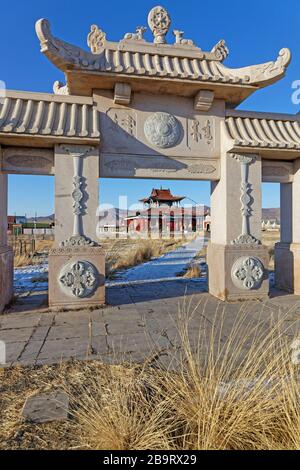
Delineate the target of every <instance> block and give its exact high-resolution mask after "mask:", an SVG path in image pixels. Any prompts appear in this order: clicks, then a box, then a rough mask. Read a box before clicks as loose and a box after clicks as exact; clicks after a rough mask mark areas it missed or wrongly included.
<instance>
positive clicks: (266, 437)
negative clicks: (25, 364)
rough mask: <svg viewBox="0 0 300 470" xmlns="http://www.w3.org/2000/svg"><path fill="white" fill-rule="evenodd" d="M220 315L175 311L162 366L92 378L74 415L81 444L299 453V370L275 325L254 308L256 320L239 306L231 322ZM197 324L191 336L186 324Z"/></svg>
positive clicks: (278, 323) (285, 338)
mask: <svg viewBox="0 0 300 470" xmlns="http://www.w3.org/2000/svg"><path fill="white" fill-rule="evenodd" d="M250 313H251V312H250ZM227 315H229V313H228V312H227V311H226V308H225V309H224V310H223V312H217V314H216V316H215V318H214V320H213V321H211V320H209V321H208V320H207V318H208V317H207V316H206V315H205V311H203V312H202V313H201V315H199V313H198V310H197V308H194V310H193V312H192V315H191V312H190V307H187V306H186V305H183V306H182V307H181V311H180V314H179V316H178V321H177V328H178V334H179V337H180V342H179V345H180V348H179V350H178V349H177V351H174V358H173V359H174V360H173V361H171V363H172V367H166V368H164V369H163V368H161V367H153V365H152V366H151V367H150V366H149V365H147V366H146V365H145V366H140V367H134V368H133V369H130V370H131V373H130V374H122V373H121V374H120V373H119V374H118V375H117V376H116V375H114V373H112V375H111V377H110V379H109V380H108V381H107V382H106V385H105V387H103V386H101V385H100V380H99V378H97V377H95V380H94V386H93V387H92V388H91V387H89V388H88V389H86V390H85V393H80V396H81V401H80V403H79V404H77V405H78V408H77V409H76V411H75V417H76V419H77V420H78V423H79V427H80V429H81V433H82V444H83V445H84V446H85V447H89V448H92V449H118V450H121V449H125V450H128V449H135V450H137V449H173V450H174V449H175V450H176V449H177V450H188V449H189V450H211V449H219V450H220V449H226V450H255V449H267V450H270V449H300V394H299V390H300V389H299V380H298V379H299V377H298V372H299V371H298V369H297V365H295V364H293V363H292V361H291V357H290V344H291V337H290V335H289V334H288V331H286V330H285V327H284V322H283V319H281V320H275V319H273V321H272V322H271V323H270V324H269V323H268V322H267V321H266V320H265V318H264V312H263V311H262V313H261V315H260V317H259V318H258V317H257V315H256V316H254V317H251V315H250V314H249V312H248V313H247V315H246V314H245V312H243V310H242V309H241V312H240V314H239V316H238V317H237V318H236V319H235V320H234V321H233V322H232V321H228V318H226V317H227ZM201 318H202V319H203V320H201ZM197 319H199V331H198V329H197V335H196V334H195V327H193V328H191V327H190V322H193V323H192V324H193V325H195V322H196V323H197V321H196V320H197ZM201 322H203V324H201ZM175 356H176V357H175ZM132 371H133V372H132ZM82 397H83V398H82Z"/></svg>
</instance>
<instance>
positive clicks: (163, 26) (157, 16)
mask: <svg viewBox="0 0 300 470" xmlns="http://www.w3.org/2000/svg"><path fill="white" fill-rule="evenodd" d="M148 24H149V28H150V29H151V31H152V33H153V36H154V42H155V43H157V44H165V43H166V34H167V33H168V31H169V28H170V26H171V18H170V15H169V13H168V12H167V10H166V9H165V8H163V7H161V6H157V7H154V8H152V10H151V11H150V13H149V15H148Z"/></svg>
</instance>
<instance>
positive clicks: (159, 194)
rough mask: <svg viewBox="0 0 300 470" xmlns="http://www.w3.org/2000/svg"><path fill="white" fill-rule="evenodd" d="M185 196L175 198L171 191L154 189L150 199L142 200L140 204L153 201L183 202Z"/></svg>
mask: <svg viewBox="0 0 300 470" xmlns="http://www.w3.org/2000/svg"><path fill="white" fill-rule="evenodd" d="M184 198H185V196H173V194H172V193H171V190H170V189H162V188H161V189H156V188H153V189H152V192H151V194H150V196H149V197H147V198H145V199H140V202H144V203H149V202H150V200H152V201H170V202H173V201H174V202H175V201H182V200H183V199H184Z"/></svg>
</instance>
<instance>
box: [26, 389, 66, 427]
mask: <svg viewBox="0 0 300 470" xmlns="http://www.w3.org/2000/svg"><path fill="white" fill-rule="evenodd" d="M68 409H69V397H68V395H67V394H66V393H65V392H62V391H55V392H52V393H49V394H41V395H37V396H34V397H29V398H27V400H26V402H25V405H24V408H23V410H22V416H23V418H24V419H25V420H26V421H28V422H30V423H35V424H40V423H47V422H50V421H66V420H67V419H68Z"/></svg>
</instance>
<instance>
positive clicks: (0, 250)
mask: <svg viewBox="0 0 300 470" xmlns="http://www.w3.org/2000/svg"><path fill="white" fill-rule="evenodd" d="M0 151H1V149H0ZM12 297H13V250H12V248H11V247H10V246H8V244H7V175H4V174H1V173H0V313H2V312H3V310H4V307H5V306H6V305H7V304H9V302H10V301H11V299H12Z"/></svg>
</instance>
